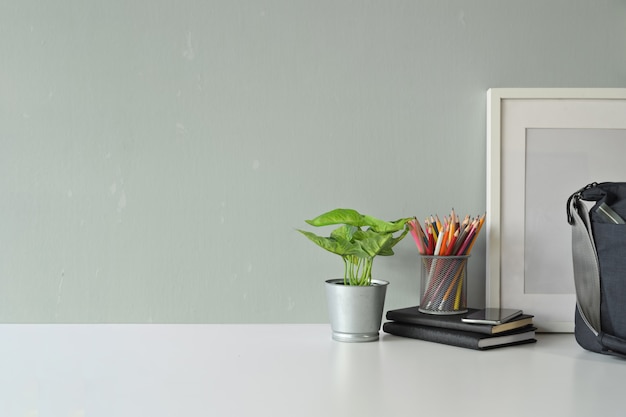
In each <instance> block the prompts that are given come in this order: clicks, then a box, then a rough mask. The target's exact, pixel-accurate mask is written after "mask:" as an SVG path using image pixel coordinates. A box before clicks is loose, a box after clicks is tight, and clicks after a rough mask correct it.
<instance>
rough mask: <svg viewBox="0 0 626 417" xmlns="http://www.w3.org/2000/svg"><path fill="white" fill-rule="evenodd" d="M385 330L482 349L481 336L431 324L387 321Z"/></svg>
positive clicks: (391, 332)
mask: <svg viewBox="0 0 626 417" xmlns="http://www.w3.org/2000/svg"><path fill="white" fill-rule="evenodd" d="M383 331H384V332H386V333H389V334H393V335H396V336H403V337H409V338H412V339H419V340H426V341H428V342H435V343H442V344H445V345H451V346H457V347H462V348H466V349H474V350H481V348H479V347H478V341H479V340H480V337H477V336H474V335H471V334H464V333H462V332H454V333H447V332H445V331H442V330H441V329H437V328H434V327H429V326H411V325H405V324H403V323H395V322H387V323H385V324H383Z"/></svg>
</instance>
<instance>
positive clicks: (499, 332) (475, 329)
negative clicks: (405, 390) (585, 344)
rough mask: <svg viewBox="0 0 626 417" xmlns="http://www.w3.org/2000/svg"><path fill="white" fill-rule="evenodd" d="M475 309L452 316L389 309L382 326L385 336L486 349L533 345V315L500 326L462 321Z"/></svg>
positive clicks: (406, 309)
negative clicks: (386, 334)
mask: <svg viewBox="0 0 626 417" xmlns="http://www.w3.org/2000/svg"><path fill="white" fill-rule="evenodd" d="M476 311H478V309H474V308H469V309H468V311H467V313H463V314H454V315H437V314H426V313H422V312H420V311H419V310H418V307H408V308H402V309H398V310H389V311H388V312H387V315H386V318H387V320H391V321H388V322H386V323H384V324H383V331H384V332H385V333H389V334H393V335H396V336H403V337H410V338H412V339H420V340H426V341H430V342H435V343H443V344H446V345H452V346H458V347H463V348H468V349H476V350H486V349H493V348H498V347H504V346H512V345H520V344H525V343H534V342H536V341H537V340H536V339H535V330H536V328H535V327H534V326H533V316H532V315H529V314H521V315H519V316H517V317H515V318H513V319H511V320H509V321H507V322H504V323H502V324H476V323H468V322H465V321H463V318H464V317H466V316H468V315H469V314H471V313H474V312H476Z"/></svg>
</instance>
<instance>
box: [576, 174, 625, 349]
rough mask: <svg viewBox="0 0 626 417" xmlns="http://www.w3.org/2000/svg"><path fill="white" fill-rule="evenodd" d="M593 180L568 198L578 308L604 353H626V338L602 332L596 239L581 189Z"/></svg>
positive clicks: (594, 185)
mask: <svg viewBox="0 0 626 417" xmlns="http://www.w3.org/2000/svg"><path fill="white" fill-rule="evenodd" d="M597 185H598V184H597V183H595V182H594V183H591V184H589V185H587V186H585V187H584V188H581V189H580V190H578V191H577V192H575V193H574V194H572V195H571V196H570V197H569V199H568V200H567V221H568V223H569V224H570V225H571V226H572V260H573V265H574V284H575V287H576V308H577V309H578V312H579V313H580V316H581V318H582V319H583V322H584V323H585V324H586V325H587V327H588V328H589V330H590V331H591V332H592V333H593V334H594V335H595V336H596V340H597V341H598V343H599V344H600V346H602V349H603V351H604V352H605V353H610V354H614V355H616V356H622V357H624V356H626V340H624V339H621V338H619V337H616V336H613V335H609V334H606V333H603V332H602V325H601V319H600V300H601V294H600V267H599V264H598V254H597V252H596V245H595V242H594V240H593V233H592V230H591V221H590V218H589V211H588V210H587V209H586V207H585V205H584V204H583V203H582V201H581V199H582V193H583V192H584V191H586V190H588V189H590V188H594V187H596V186H597Z"/></svg>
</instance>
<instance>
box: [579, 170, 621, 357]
mask: <svg viewBox="0 0 626 417" xmlns="http://www.w3.org/2000/svg"><path fill="white" fill-rule="evenodd" d="M585 201H587V202H591V204H593V206H592V207H591V208H589V207H588V206H589V205H585V204H584V202H585ZM624 219H626V183H623V182H620V183H616V182H603V183H595V182H594V183H592V184H589V185H587V186H586V187H584V188H581V189H580V190H578V191H577V192H575V193H574V194H572V195H571V196H570V197H569V199H568V200H567V220H568V222H569V224H570V225H572V261H573V265H574V282H575V286H576V312H575V325H574V335H575V337H576V341H577V342H578V344H579V345H580V346H582V347H583V348H584V349H587V350H590V351H593V352H598V353H604V354H611V355H616V356H622V357H626V224H625V221H624Z"/></svg>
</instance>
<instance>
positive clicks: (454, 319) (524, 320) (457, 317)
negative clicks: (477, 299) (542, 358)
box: [386, 307, 533, 335]
mask: <svg viewBox="0 0 626 417" xmlns="http://www.w3.org/2000/svg"><path fill="white" fill-rule="evenodd" d="M474 311H478V309H476V308H468V309H467V313H463V314H449V315H446V314H426V313H422V312H421V311H419V310H418V307H408V308H401V309H398V310H389V311H388V312H387V316H386V317H387V319H388V320H393V321H397V322H400V323H411V324H420V325H423V326H433V327H441V328H444V329H455V330H464V331H469V332H475V333H483V334H488V335H489V334H498V333H503V332H507V331H510V330H514V329H519V328H522V327H525V326H528V325H529V324H532V322H533V316H532V315H530V314H522V315H520V316H517V317H515V318H514V319H513V320H511V321H507V322H506V323H502V324H476V323H465V322H463V321H461V319H462V318H463V317H465V316H467V315H468V314H470V313H473V312H474Z"/></svg>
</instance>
